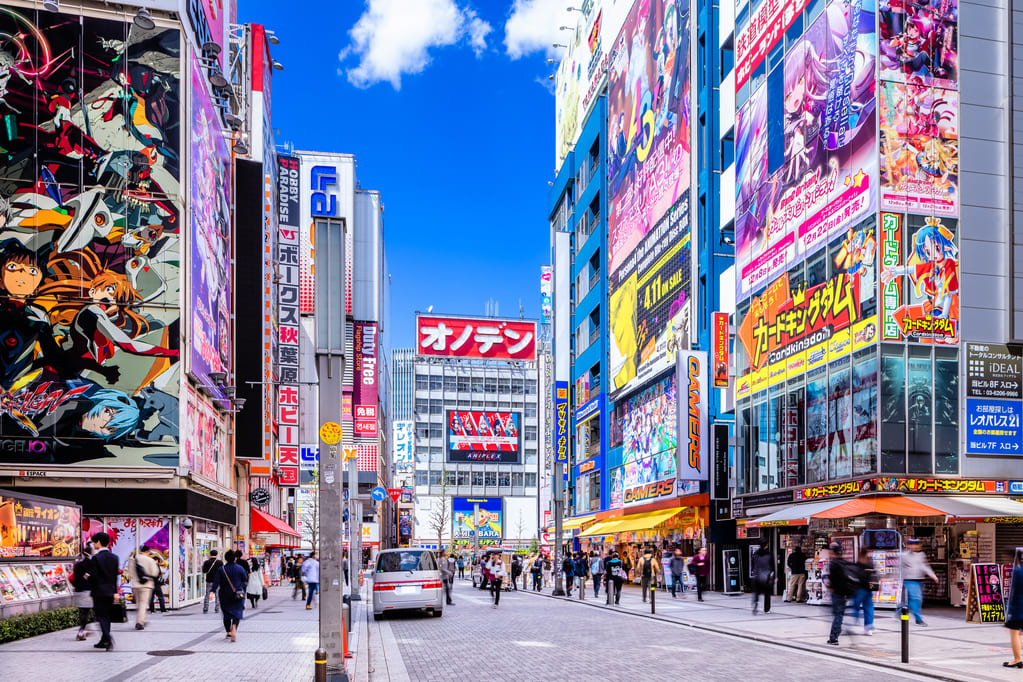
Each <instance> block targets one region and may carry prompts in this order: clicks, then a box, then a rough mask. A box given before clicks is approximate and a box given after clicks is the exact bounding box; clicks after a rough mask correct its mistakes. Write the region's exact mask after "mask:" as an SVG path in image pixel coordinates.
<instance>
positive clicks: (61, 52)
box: [0, 8, 181, 467]
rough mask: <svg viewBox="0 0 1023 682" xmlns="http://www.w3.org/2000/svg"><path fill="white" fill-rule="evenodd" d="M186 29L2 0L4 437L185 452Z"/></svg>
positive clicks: (93, 452) (7, 441)
mask: <svg viewBox="0 0 1023 682" xmlns="http://www.w3.org/2000/svg"><path fill="white" fill-rule="evenodd" d="M180 50H181V39H180V35H179V32H178V31H175V30H167V29H159V28H158V29H153V30H150V31H144V30H142V29H140V28H139V27H137V26H135V25H134V24H132V23H127V24H125V23H121V22H114V21H107V20H100V19H93V18H89V17H84V18H82V17H79V16H72V15H64V14H59V13H51V12H38V13H37V12H33V11H30V10H14V9H10V8H0V110H2V115H3V121H4V125H3V126H0V138H2V139H0V345H2V350H0V443H2V450H3V452H4V456H3V460H4V461H7V462H17V463H29V462H32V463H58V464H59V463H81V462H93V463H98V464H110V465H116V466H121V467H123V466H132V465H144V464H147V463H149V464H160V465H170V466H177V464H178V459H179V455H178V447H177V439H178V427H177V422H178V385H179V373H178V364H177V362H178V340H179V337H180V332H179V313H180V296H179V290H180V285H179V265H180V254H179V250H178V240H179V233H180V214H181V212H180V185H179V174H180V154H181V149H180V147H181V145H180V125H179V119H180V111H179V92H180V61H179V58H180Z"/></svg>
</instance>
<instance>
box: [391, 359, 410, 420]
mask: <svg viewBox="0 0 1023 682" xmlns="http://www.w3.org/2000/svg"><path fill="white" fill-rule="evenodd" d="M415 357H416V351H415V349H414V348H395V349H394V350H392V351H391V381H392V385H391V418H392V419H393V420H394V421H406V420H410V419H412V386H413V383H414V378H413V377H414V375H415Z"/></svg>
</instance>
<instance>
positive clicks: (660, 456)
mask: <svg viewBox="0 0 1023 682" xmlns="http://www.w3.org/2000/svg"><path fill="white" fill-rule="evenodd" d="M676 387H677V382H676V378H675V376H674V375H673V374H671V375H668V376H667V377H665V378H664V379H661V380H660V381H658V382H657V383H655V384H653V385H652V386H650V387H649V388H646V389H644V390H642V391H640V392H639V393H637V394H636V395H633V396H632V397H630V398H627V399H626V400H625V401H624V404H623V406H622V408H621V411H622V413H621V419H622V436H623V441H622V442H623V445H624V447H623V452H622V463H623V468H622V474H621V486H622V503H623V505H624V506H630V505H633V504H640V503H642V502H649V501H651V500H654V499H660V498H664V497H671V496H673V495H674V493H675V478H676V477H677V474H678V464H677V462H678V460H677V454H678V412H677V410H678V393H677V389H676ZM612 483H614V477H612Z"/></svg>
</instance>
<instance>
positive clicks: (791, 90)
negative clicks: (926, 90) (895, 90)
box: [735, 0, 877, 301]
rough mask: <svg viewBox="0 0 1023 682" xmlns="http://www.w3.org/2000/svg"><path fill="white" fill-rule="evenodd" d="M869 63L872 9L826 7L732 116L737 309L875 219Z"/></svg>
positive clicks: (868, 0)
mask: <svg viewBox="0 0 1023 682" xmlns="http://www.w3.org/2000/svg"><path fill="white" fill-rule="evenodd" d="M875 54H876V28H875V11H874V3H873V0H855V1H854V2H850V3H843V2H832V3H831V4H830V5H829V6H828V8H827V10H826V11H825V12H824V13H823V14H822V15H821V16H819V17H818V18H817V19H816V20H815V21H814V23H813V24H811V25H810V26H808V27H807V28H806V30H805V31H804V33H803V35H802V37H801V38H799V39H798V40H797V41H796V42H795V43H794V44H793V45H792V46H791V47H790V48H788V50H787V52H786V55H785V61H784V66H783V67H782V68H779V69H776V70H774V71H773V72H772V74H771V76H770V77H768V78H767V79H766V82H765V84H764V85H761V86H760V87H759V88H758V89H757V90H756V91H755V92H753V93H751V94H750V97H749V99H748V101H747V102H746V104H745V105H743V107H742V108H741V109H740V110H739V111H738V113H737V115H736V203H735V207H736V218H735V223H736V267H737V269H738V271H739V276H738V277H737V280H736V281H737V292H736V293H737V300H740V301H741V300H743V299H745V298H747V297H748V296H749V295H750V294H751V293H754V292H757V291H759V290H760V289H762V288H763V287H764V286H765V285H767V283H768V282H769V281H770V280H771V279H772V278H773V277H776V276H777V275H778V273H780V272H782V271H784V270H788V269H789V268H791V267H792V266H793V265H794V264H796V263H797V262H799V261H801V260H803V259H804V258H806V257H807V256H808V255H810V254H811V253H814V252H815V251H817V250H818V249H820V248H821V247H823V246H824V245H825V244H827V243H828V241H829V240H830V238H832V237H834V236H835V235H837V234H842V233H844V232H846V231H847V230H849V229H850V228H853V227H855V226H856V224H857V223H859V222H860V221H861V220H862V219H864V218H866V217H868V216H870V215H873V213H874V212H875V211H876V207H877V187H876V181H875V180H874V178H876V170H875V169H876V168H877V151H876V148H875V142H876V135H875V125H876V114H877V112H876V97H875V92H874V91H875V80H874V70H875V59H876V57H875ZM771 121H784V124H783V125H781V124H779V125H772V124H771V123H770V122H771Z"/></svg>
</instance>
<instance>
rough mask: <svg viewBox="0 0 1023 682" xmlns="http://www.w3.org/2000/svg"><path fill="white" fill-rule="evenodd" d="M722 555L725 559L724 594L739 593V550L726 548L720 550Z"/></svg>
mask: <svg viewBox="0 0 1023 682" xmlns="http://www.w3.org/2000/svg"><path fill="white" fill-rule="evenodd" d="M722 556H723V557H724V560H725V594H739V593H740V592H742V569H741V568H740V557H741V555H740V554H739V550H737V549H726V550H725V551H724V552H722Z"/></svg>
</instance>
